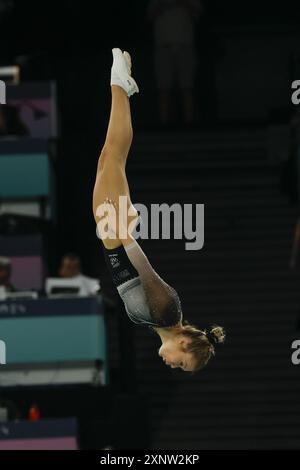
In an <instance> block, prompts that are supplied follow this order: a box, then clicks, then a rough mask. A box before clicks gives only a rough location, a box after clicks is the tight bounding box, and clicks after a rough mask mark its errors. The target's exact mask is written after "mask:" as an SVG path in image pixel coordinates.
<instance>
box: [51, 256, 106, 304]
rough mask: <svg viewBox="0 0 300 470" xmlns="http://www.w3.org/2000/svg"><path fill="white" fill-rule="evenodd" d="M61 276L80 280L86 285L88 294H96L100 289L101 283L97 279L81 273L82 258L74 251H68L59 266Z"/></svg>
mask: <svg viewBox="0 0 300 470" xmlns="http://www.w3.org/2000/svg"><path fill="white" fill-rule="evenodd" d="M59 277H62V278H65V279H76V280H78V281H80V282H81V283H82V284H83V285H84V288H85V291H86V292H87V294H88V295H93V294H96V293H97V292H98V291H99V289H100V284H99V281H98V280H97V279H92V278H90V277H87V276H84V275H83V274H82V273H81V261H80V258H79V256H78V255H76V254H74V253H67V254H65V255H64V256H63V258H62V260H61V265H60V268H59Z"/></svg>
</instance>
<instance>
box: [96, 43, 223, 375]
mask: <svg viewBox="0 0 300 470" xmlns="http://www.w3.org/2000/svg"><path fill="white" fill-rule="evenodd" d="M112 52H113V65H112V68H111V94H112V103H111V113H110V120H109V125H108V130H107V135H106V140H105V143H104V146H103V148H102V151H101V154H100V158H99V162H98V168H97V175H96V182H95V187H94V194H93V212H94V217H95V221H96V223H97V232H98V236H99V237H100V238H101V240H102V243H103V249H104V255H105V258H106V261H107V264H108V267H109V270H110V272H111V275H112V279H113V282H114V284H115V286H116V288H117V290H118V292H119V295H120V297H121V298H122V300H123V302H124V305H125V309H126V312H127V314H128V317H129V318H130V319H131V320H132V321H133V322H134V323H136V324H139V325H143V326H147V327H150V328H152V329H153V330H154V331H155V332H156V333H157V334H158V335H159V336H160V339H161V342H162V344H161V347H160V348H159V352H158V353H159V356H161V358H162V359H163V361H164V362H165V363H166V364H167V365H169V366H171V367H172V368H176V367H179V368H181V369H183V370H184V371H191V372H194V371H197V370H200V369H201V368H202V367H204V366H205V365H206V364H207V362H208V361H209V359H210V358H211V357H212V356H213V355H214V354H215V346H216V344H218V343H222V342H223V341H224V338H225V334H224V331H223V328H221V327H219V326H213V327H211V328H210V330H209V331H206V330H201V329H199V328H197V327H196V326H194V325H191V324H189V323H188V322H187V321H184V320H183V316H182V310H181V303H180V299H179V297H178V294H177V292H176V291H175V289H174V288H173V287H171V286H170V285H168V284H167V283H166V282H165V281H164V280H163V279H162V278H161V277H160V276H159V275H158V274H157V273H156V271H155V270H154V269H153V268H152V266H151V264H150V262H149V260H148V258H147V257H146V256H145V254H144V252H143V250H142V249H141V247H140V245H139V244H138V243H137V241H136V240H135V238H134V236H133V231H134V227H135V226H136V224H137V223H138V213H137V211H136V209H135V208H134V206H133V204H132V202H131V199H130V191H129V187H128V182H127V178H126V172H125V167H126V160H127V156H128V153H129V149H130V146H131V142H132V137H133V130H132V122H131V113H130V104H129V97H130V96H131V95H133V94H134V93H136V92H138V91H139V89H138V86H137V84H136V82H135V80H134V79H133V78H132V76H131V58H130V55H129V54H128V52H122V51H121V50H120V49H117V48H115V49H113V50H112ZM120 196H123V200H125V202H126V204H125V206H126V205H127V207H126V209H127V211H126V217H125V216H123V214H121V210H120V204H119V201H120ZM114 216H116V217H114ZM121 232H122V233H121ZM121 235H122V236H121Z"/></svg>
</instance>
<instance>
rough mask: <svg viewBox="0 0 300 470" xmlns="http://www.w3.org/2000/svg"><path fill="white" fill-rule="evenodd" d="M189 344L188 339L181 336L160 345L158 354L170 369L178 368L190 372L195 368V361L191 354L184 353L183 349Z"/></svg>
mask: <svg viewBox="0 0 300 470" xmlns="http://www.w3.org/2000/svg"><path fill="white" fill-rule="evenodd" d="M189 342H190V339H189V338H184V337H183V336H181V335H180V336H178V337H176V338H173V339H168V340H166V341H164V342H163V343H162V345H161V347H160V348H159V351H158V354H159V356H160V357H161V358H162V360H163V361H164V362H165V364H167V365H168V366H169V367H171V368H172V369H176V368H178V367H179V368H181V369H182V370H184V371H186V372H188V371H189V372H191V371H193V370H194V367H195V359H194V356H193V354H192V353H190V352H186V351H185V347H186V345H187V343H189Z"/></svg>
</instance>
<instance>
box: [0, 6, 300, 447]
mask: <svg viewBox="0 0 300 470" xmlns="http://www.w3.org/2000/svg"><path fill="white" fill-rule="evenodd" d="M146 5H147V2H146V1H127V2H92V1H84V2H83V1H79V0H75V1H72V2H71V1H61V2H57V3H56V2H34V1H27V2H24V1H23V2H22V1H16V2H15V8H14V9H13V10H12V11H11V13H7V15H6V17H3V18H2V22H1V25H0V44H1V54H0V61H1V63H2V64H7V63H10V62H14V61H15V59H16V58H17V57H18V58H20V56H26V65H25V66H24V68H23V79H24V80H48V79H53V80H56V82H57V86H58V105H59V111H60V137H59V139H58V142H57V145H58V158H57V160H56V162H55V170H56V176H57V197H58V198H57V209H58V220H57V224H56V227H55V230H56V243H55V255H54V256H53V259H52V260H51V266H50V267H51V269H52V270H53V271H55V269H56V267H57V265H58V263H59V259H60V256H61V255H62V254H63V253H64V252H66V251H75V252H77V253H78V254H79V255H80V256H81V258H82V261H83V268H84V272H85V273H87V274H90V275H93V276H99V277H100V279H101V282H102V285H103V289H104V292H105V293H106V295H107V296H108V297H109V298H110V299H113V300H114V301H115V302H118V299H117V296H116V295H115V292H114V289H113V287H112V285H111V281H110V279H109V276H108V273H107V271H106V267H105V265H104V260H103V257H102V252H101V247H100V246H99V241H98V240H97V238H96V237H95V226H94V220H93V216H92V209H91V199H92V190H93V184H94V177H95V170H96V165H97V159H98V155H99V152H100V150H101V146H102V145H103V141H104V137H105V132H106V124H107V120H108V116H109V106H110V90H109V78H110V67H111V48H112V47H116V46H117V47H120V48H122V49H127V50H129V51H130V52H131V53H132V56H133V59H134V76H135V78H136V79H137V81H138V83H139V84H140V88H141V94H140V95H139V96H134V97H133V98H132V100H131V103H132V110H133V123H134V129H135V131H136V134H135V140H134V144H133V148H132V153H131V156H130V161H129V165H128V177H129V182H130V185H131V187H132V199H133V201H134V202H143V203H146V204H150V203H153V202H160V203H162V202H168V203H170V204H171V203H173V202H181V203H184V202H190V203H193V204H195V203H204V204H205V247H204V248H203V249H202V250H201V251H199V252H193V251H191V252H188V251H185V250H184V243H183V241H180V242H179V241H161V240H160V241H153V240H150V241H149V243H148V242H147V243H146V242H144V243H143V246H144V248H145V250H146V252H147V254H148V255H149V257H150V259H151V262H153V265H154V266H155V267H156V269H157V270H158V272H159V273H160V274H161V276H162V277H163V278H166V279H167V280H168V282H169V283H170V284H171V285H174V286H175V287H176V289H177V290H178V292H179V293H180V296H181V298H182V303H183V307H184V313H185V314H186V316H187V318H189V319H190V320H191V321H194V322H196V323H197V324H199V325H201V326H203V327H205V326H208V325H209V324H211V323H214V322H216V323H220V324H221V325H224V326H225V328H226V329H227V333H228V339H227V344H226V345H224V347H223V348H222V350H221V351H220V352H219V353H218V355H217V357H216V358H215V360H214V361H212V365H210V367H208V368H207V369H205V370H204V371H203V372H202V373H200V374H198V375H197V376H196V377H193V378H191V377H188V376H186V375H184V374H180V373H179V372H178V371H170V370H166V368H165V366H164V365H163V364H161V363H160V361H159V358H158V357H157V355H156V348H157V347H158V346H159V344H158V340H157V338H156V337H155V336H152V335H151V334H150V335H149V332H148V331H146V330H144V329H139V328H135V329H133V328H132V325H128V321H127V318H125V317H124V318H123V315H125V314H124V312H123V311H122V310H121V306H120V305H119V309H118V308H117V309H115V310H111V311H110V312H109V317H108V322H109V325H110V330H109V331H110V333H109V334H110V354H111V371H112V373H111V380H112V386H113V387H114V390H116V391H118V393H120V394H121V398H120V401H118V400H117V405H115V406H116V408H115V410H114V414H113V417H112V418H111V419H112V423H113V424H112V428H113V429H118V430H119V431H120V429H121V431H120V432H119V433H118V438H117V444H115V445H116V446H119V447H121V448H122V446H126V445H127V446H129V447H131V448H133V447H134V445H135V444H134V442H133V441H132V440H130V438H128V435H129V434H130V433H133V434H132V435H134V436H135V439H137V440H136V441H135V442H136V446H137V447H138V446H143V445H147V446H149V447H152V448H156V449H162V448H164V449H171V448H173V449H174V448H176V449H193V448H200V449H222V448H225V449H245V448H250V449H257V448H258V449H259V448H273V449H277V448H299V447H300V407H299V399H298V397H299V370H300V369H299V370H297V367H296V366H293V365H292V364H291V359H290V356H291V349H290V346H291V341H292V340H293V339H295V338H296V337H297V334H298V332H297V330H296V320H297V315H298V305H299V296H298V290H299V289H298V270H297V269H294V270H291V269H290V268H289V256H290V250H291V242H292V236H293V227H294V225H295V222H296V217H297V214H298V206H297V201H295V198H294V199H293V201H291V200H290V199H289V198H288V194H286V193H283V192H282V174H283V173H282V172H283V169H284V168H285V166H284V165H285V164H284V159H283V158H282V157H281V156H278V152H277V150H278V145H279V146H281V147H282V148H283V153H284V155H285V158H286V159H287V156H288V155H289V145H290V141H289V140H288V139H287V140H286V141H283V142H282V141H281V140H280V141H279V144H278V133H277V131H276V129H277V126H281V125H284V126H286V128H287V130H288V129H289V125H290V124H289V123H290V118H291V115H292V113H294V112H295V109H294V108H293V106H292V105H291V101H290V95H291V89H290V85H291V81H292V80H293V79H297V78H298V79H300V73H298V70H299V68H298V63H299V61H298V50H299V44H300V41H299V40H300V34H299V21H300V10H299V6H298V2H296V1H294V2H292V1H286V2H280V3H277V4H269V3H267V4H262V2H259V1H258V0H256V1H246V2H233V1H231V2H230V1H228V2H216V1H207V2H204V5H205V15H204V17H203V18H202V19H201V20H200V22H199V24H198V29H197V44H198V54H199V61H200V66H199V71H198V75H197V77H198V78H197V80H198V84H199V85H198V86H197V94H196V100H197V104H198V106H199V110H200V111H201V112H200V113H199V115H200V117H199V120H198V122H197V123H196V126H195V127H194V128H193V129H190V130H186V129H185V130H181V128H180V123H179V125H178V127H177V128H176V129H175V130H172V129H168V130H165V131H164V130H162V129H160V127H159V125H158V123H157V112H156V106H155V99H156V91H155V87H154V86H153V75H152V51H153V47H152V31H151V26H150V25H149V24H148V23H147V21H146V19H145V9H146ZM297 73H298V75H297ZM242 98H244V99H245V101H243V99H242ZM285 175H286V179H285V189H287V190H288V191H289V190H290V188H291V180H290V179H289V176H290V175H289V172H288V171H287V172H286V173H285ZM121 315H122V317H121ZM120 332H121V333H122V334H121V339H120V340H119V339H118V338H119V336H118V335H119V333H120ZM99 397H100V395H99ZM124 397H125V398H124ZM104 399H105V397H104V398H103V400H104ZM28 400H30V399H29V398H28ZM41 400H42V402H43V400H45V403H46V402H47V399H45V397H44V398H43V399H41ZM84 400H86V398H84V395H81V399H78V401H80V410H81V411H80V413H83V414H84V410H85V401H84ZM99 400H100V399H99ZM43 403H44V402H43ZM64 403H65V402H64ZM137 403H138V405H137ZM64 406H65V405H61V409H60V412H59V413H60V414H61V413H63V411H62V410H63V409H64ZM74 406H75V405H74ZM95 406H96V407H99V408H101V407H102V406H103V403H102V404H101V402H100V401H99V403H98V402H97V401H95ZM116 410H117V411H116ZM120 410H122V412H121V413H120ZM44 413H45V414H47V413H48V414H49V415H50V416H51V415H53V410H52V409H51V410H50V408H49V406H48V408H47V406H46V405H44ZM70 413H71V411H70ZM88 414H89V415H92V414H93V411H89V412H88ZM95 414H97V413H96V412H95ZM143 414H144V420H143V423H142V424H141V423H139V420H138V419H137V417H138V415H139V416H141V415H143ZM100 415H101V413H100ZM120 416H122V420H121V418H120ZM99 419H100V418H99ZM120 423H122V424H120ZM130 423H131V425H132V427H131V428H130ZM132 423H138V424H136V426H137V427H134V425H133V424H132ZM94 426H95V429H98V430H99V427H98V428H97V423H94ZM99 426H100V425H99ZM137 429H138V430H140V429H142V431H140V433H141V432H143V436H144V439H141V441H139V440H138V438H137V436H138V435H139V431H138V432H137ZM100 434H101V433H100ZM100 434H99V436H100ZM93 435H94V436H95V435H97V432H96V431H94V434H93ZM101 439H102V440H101ZM91 442H92V444H91ZM103 442H104V441H103V436H102V437H99V441H98V442H96V441H90V445H93V446H95V447H97V445H101V444H102V443H103ZM105 443H107V442H105ZM87 445H88V444H87Z"/></svg>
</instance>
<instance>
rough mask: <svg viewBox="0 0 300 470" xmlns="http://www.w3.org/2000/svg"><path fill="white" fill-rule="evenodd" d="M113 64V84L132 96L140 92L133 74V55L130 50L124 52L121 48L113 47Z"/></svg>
mask: <svg viewBox="0 0 300 470" xmlns="http://www.w3.org/2000/svg"><path fill="white" fill-rule="evenodd" d="M112 53H113V64H112V68H111V80H110V84H111V85H118V86H120V87H121V88H123V90H124V91H125V92H126V93H127V96H128V97H129V96H132V95H133V94H134V93H139V88H138V86H137V84H136V82H135V80H134V79H133V78H132V76H131V65H132V64H131V57H130V54H129V53H128V52H126V51H125V52H123V53H122V51H121V49H118V48H114V49H112Z"/></svg>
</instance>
